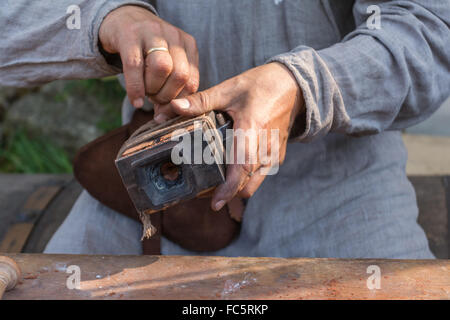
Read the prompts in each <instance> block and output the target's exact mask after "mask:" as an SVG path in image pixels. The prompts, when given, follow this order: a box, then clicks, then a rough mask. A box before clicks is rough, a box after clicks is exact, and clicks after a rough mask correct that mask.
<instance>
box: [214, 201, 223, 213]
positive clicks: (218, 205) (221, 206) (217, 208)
mask: <svg viewBox="0 0 450 320" xmlns="http://www.w3.org/2000/svg"><path fill="white" fill-rule="evenodd" d="M225 203H226V202H225V200H220V201H217V202H216V204H215V206H214V209H216V211H219V210H220V209H222V208H223V206H224V205H225Z"/></svg>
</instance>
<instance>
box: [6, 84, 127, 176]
mask: <svg viewBox="0 0 450 320" xmlns="http://www.w3.org/2000/svg"><path fill="white" fill-rule="evenodd" d="M124 97H125V90H124V89H123V88H122V87H121V86H120V84H119V82H118V80H117V78H116V77H109V78H104V79H90V80H78V81H77V80H74V81H56V82H53V83H50V84H47V85H44V86H42V87H38V88H27V89H23V88H10V87H9V88H1V87H0V172H4V173H70V172H71V171H72V164H71V161H72V159H73V157H74V155H75V153H76V151H77V150H78V149H79V148H80V147H81V146H83V145H84V144H86V143H88V142H90V141H92V140H93V139H95V138H96V137H98V136H101V135H103V134H104V133H106V132H108V131H110V130H112V129H114V128H116V127H119V126H120V125H121V111H120V109H121V105H122V100H123V98H124Z"/></svg>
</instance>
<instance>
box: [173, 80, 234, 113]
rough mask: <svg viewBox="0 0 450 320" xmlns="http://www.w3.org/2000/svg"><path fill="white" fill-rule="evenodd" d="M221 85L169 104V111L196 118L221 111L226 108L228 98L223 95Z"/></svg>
mask: <svg viewBox="0 0 450 320" xmlns="http://www.w3.org/2000/svg"><path fill="white" fill-rule="evenodd" d="M222 89H223V88H222V86H221V85H217V86H214V87H211V88H209V89H207V90H205V91H200V92H197V93H194V94H192V95H190V96H186V97H183V98H180V99H174V100H172V101H171V102H170V105H171V109H172V110H173V111H174V112H175V113H176V114H179V115H182V116H198V115H201V114H204V113H207V112H209V111H212V110H223V109H225V108H226V107H227V106H228V103H229V102H230V98H229V97H227V98H225V97H226V96H225V95H224V94H223V90H222Z"/></svg>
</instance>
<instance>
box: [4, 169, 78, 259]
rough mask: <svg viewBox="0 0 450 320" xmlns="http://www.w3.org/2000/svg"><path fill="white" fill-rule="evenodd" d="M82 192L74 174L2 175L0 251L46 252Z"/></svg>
mask: <svg viewBox="0 0 450 320" xmlns="http://www.w3.org/2000/svg"><path fill="white" fill-rule="evenodd" d="M80 192H81V186H80V185H79V184H78V183H77V182H76V181H75V180H74V179H73V176H71V175H52V174H0V252H42V251H43V250H44V248H45V246H46V244H47V242H48V241H49V240H50V238H51V236H52V235H53V233H54V232H55V231H56V230H57V228H58V227H59V226H60V225H61V223H62V222H63V221H64V219H65V217H66V216H67V214H68V213H69V211H70V209H71V207H72V205H73V204H74V202H75V200H76V199H77V197H78V195H79V194H80Z"/></svg>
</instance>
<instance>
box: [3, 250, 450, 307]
mask: <svg viewBox="0 0 450 320" xmlns="http://www.w3.org/2000/svg"><path fill="white" fill-rule="evenodd" d="M8 256H10V257H11V258H13V259H14V260H15V261H16V262H17V263H18V264H19V266H20V267H21V269H22V274H23V280H22V281H21V282H20V283H19V284H18V285H17V287H16V288H15V289H14V290H12V291H10V292H7V293H5V295H4V299H450V261H449V260H364V259H362V260H345V259H309V258H298V259H297V258H296V259H281V258H223V257H190V256H84V255H43V254H8ZM374 266H375V267H374ZM77 268H79V269H77ZM378 268H379V269H378ZM68 270H69V271H70V272H71V273H67V271H68ZM77 270H79V271H80V274H79V276H80V280H81V281H80V283H79V288H78V289H76V288H74V289H69V288H68V286H67V284H68V283H69V287H72V288H73V287H74V285H76V281H74V279H75V278H76V273H77ZM377 270H378V271H380V277H379V280H380V281H379V283H377V281H373V280H374V279H375V277H376V276H377ZM378 285H379V289H377V287H378Z"/></svg>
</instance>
